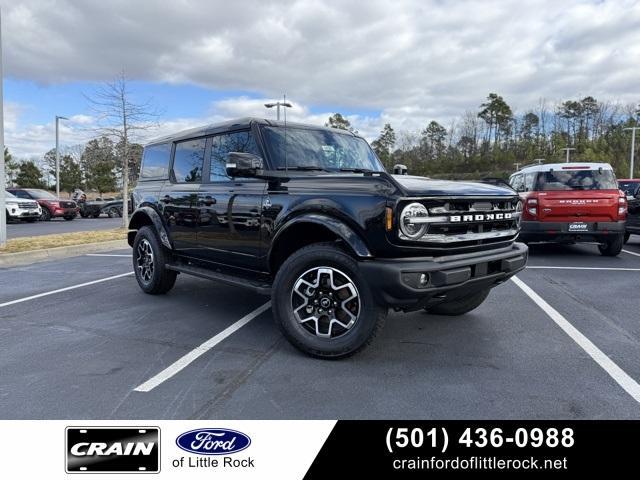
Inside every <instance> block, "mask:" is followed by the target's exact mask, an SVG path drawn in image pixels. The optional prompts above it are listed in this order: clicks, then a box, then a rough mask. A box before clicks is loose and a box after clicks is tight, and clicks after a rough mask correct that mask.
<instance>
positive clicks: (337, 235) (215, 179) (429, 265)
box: [129, 118, 527, 358]
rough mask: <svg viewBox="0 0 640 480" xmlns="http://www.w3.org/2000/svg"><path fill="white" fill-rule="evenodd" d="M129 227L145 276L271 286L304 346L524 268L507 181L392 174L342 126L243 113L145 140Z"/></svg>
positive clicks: (346, 339)
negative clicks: (234, 118)
mask: <svg viewBox="0 0 640 480" xmlns="http://www.w3.org/2000/svg"><path fill="white" fill-rule="evenodd" d="M133 201H134V203H135V207H136V208H135V212H134V214H133V216H132V218H131V223H130V225H129V228H130V229H131V231H130V232H129V244H130V245H131V246H132V247H133V266H134V269H135V275H136V279H137V281H138V283H139V285H140V288H141V289H142V290H143V291H144V292H146V293H150V294H160V293H166V292H168V291H169V290H170V289H171V288H172V287H173V285H174V283H175V281H176V276H177V275H178V274H179V273H185V274H191V275H196V276H198V277H203V278H208V279H212V280H217V281H222V282H226V283H229V284H232V285H237V286H239V287H249V288H252V289H254V290H255V291H256V292H257V293H260V294H264V295H271V301H272V304H271V305H272V310H273V315H274V317H275V319H276V322H277V323H278V325H279V326H280V328H281V329H282V332H283V333H284V335H285V336H286V338H287V339H288V340H289V341H290V342H291V343H292V344H293V345H294V346H296V347H297V348H299V349H300V350H302V351H304V352H306V353H307V354H310V355H313V356H316V357H322V358H339V357H344V356H347V355H350V354H353V353H355V352H357V351H358V350H360V349H361V348H363V347H364V346H365V345H367V344H368V343H369V342H370V341H371V340H372V339H373V337H374V336H375V335H376V333H377V332H378V331H379V330H380V329H381V328H382V325H383V323H384V320H385V317H386V315H387V310H388V309H389V308H393V309H395V310H402V311H414V310H418V309H424V310H426V311H427V312H431V313H435V314H439V315H462V314H464V313H466V312H469V311H470V310H473V309H474V308H476V307H477V306H478V305H480V304H481V303H482V302H483V301H484V300H485V299H486V298H487V295H488V294H489V291H490V290H491V288H493V287H495V286H496V285H498V284H500V283H502V282H504V281H505V280H507V279H508V278H509V277H511V276H512V275H514V274H515V273H516V272H518V271H519V270H521V269H522V268H524V267H525V264H526V261H527V247H526V246H525V245H523V244H521V243H515V238H516V237H517V235H518V232H519V224H520V215H521V210H522V208H521V203H520V201H519V198H518V195H517V194H516V193H515V192H514V191H513V190H511V189H509V188H504V187H500V186H495V185H488V184H482V183H460V182H450V181H436V180H429V179H427V178H423V177H415V176H409V175H390V174H389V173H387V172H386V171H385V169H384V167H383V166H382V164H381V162H380V160H379V159H378V158H377V157H376V155H375V154H374V153H373V151H372V149H371V148H370V147H369V145H368V144H367V142H366V141H365V140H364V139H363V138H361V137H359V136H357V135H355V134H352V133H350V132H347V131H343V130H335V129H330V128H323V127H318V126H310V125H301V124H292V123H287V124H284V123H281V122H274V121H270V120H262V119H254V118H247V119H241V120H237V121H230V122H226V123H222V124H217V125H211V126H208V127H205V128H199V129H195V130H189V131H186V132H181V133H179V134H176V135H172V136H169V137H165V138H161V139H158V140H156V141H153V142H152V143H150V144H149V145H147V146H146V147H145V149H144V155H143V162H142V167H141V174H140V180H139V182H138V185H137V187H136V188H135V190H134V192H133Z"/></svg>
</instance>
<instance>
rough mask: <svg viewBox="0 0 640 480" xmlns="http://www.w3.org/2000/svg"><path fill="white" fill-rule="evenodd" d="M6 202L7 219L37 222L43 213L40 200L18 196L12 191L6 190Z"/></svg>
mask: <svg viewBox="0 0 640 480" xmlns="http://www.w3.org/2000/svg"><path fill="white" fill-rule="evenodd" d="M4 202H5V206H6V209H7V213H6V215H7V221H8V220H25V221H27V222H35V221H36V220H38V218H40V215H41V214H42V209H41V208H40V205H38V202H36V201H35V200H27V199H24V198H18V197H16V196H15V195H13V194H12V193H10V192H6V194H5V199H4Z"/></svg>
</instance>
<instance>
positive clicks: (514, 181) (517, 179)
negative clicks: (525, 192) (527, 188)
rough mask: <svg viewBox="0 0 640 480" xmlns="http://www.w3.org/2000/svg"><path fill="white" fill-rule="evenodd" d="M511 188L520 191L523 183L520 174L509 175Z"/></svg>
mask: <svg viewBox="0 0 640 480" xmlns="http://www.w3.org/2000/svg"><path fill="white" fill-rule="evenodd" d="M510 183H511V188H513V189H514V190H515V191H516V192H521V191H522V188H523V187H524V183H523V181H522V174H521V173H519V174H518V175H514V176H513V177H511V182H510Z"/></svg>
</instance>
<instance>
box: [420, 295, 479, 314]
mask: <svg viewBox="0 0 640 480" xmlns="http://www.w3.org/2000/svg"><path fill="white" fill-rule="evenodd" d="M490 291H491V289H489V288H487V289H486V290H481V291H479V292H477V293H474V294H472V295H467V296H466V297H461V298H456V299H454V300H450V301H448V302H443V303H439V304H437V305H434V306H433V307H429V308H425V310H426V311H427V312H428V313H435V314H436V315H449V316H458V315H464V314H465V313H468V312H470V311H471V310H474V309H476V308H478V307H479V306H480V305H481V304H482V302H484V301H485V300H486V298H487V297H488V296H489V292H490Z"/></svg>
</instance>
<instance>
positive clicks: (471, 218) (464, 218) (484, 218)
mask: <svg viewBox="0 0 640 480" xmlns="http://www.w3.org/2000/svg"><path fill="white" fill-rule="evenodd" d="M512 219H513V213H474V214H469V215H451V216H450V217H449V221H450V222H451V223H454V222H491V221H494V220H512Z"/></svg>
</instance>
